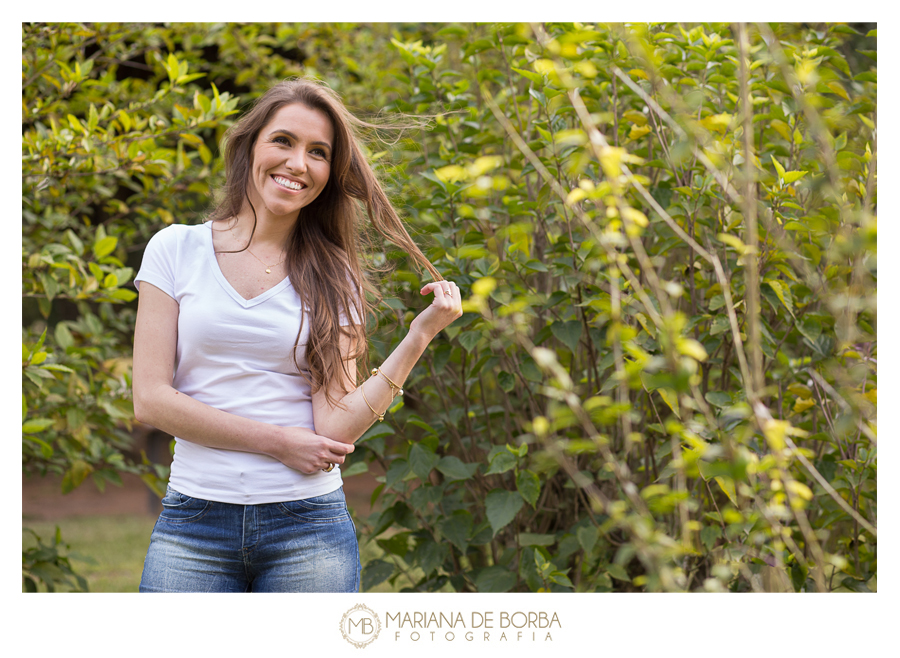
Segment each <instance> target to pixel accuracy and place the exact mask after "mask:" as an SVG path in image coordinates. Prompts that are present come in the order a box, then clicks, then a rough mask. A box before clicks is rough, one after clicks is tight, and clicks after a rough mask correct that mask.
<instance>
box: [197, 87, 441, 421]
mask: <svg viewBox="0 0 900 658" xmlns="http://www.w3.org/2000/svg"><path fill="white" fill-rule="evenodd" d="M292 103H300V104H302V105H304V106H306V107H308V108H310V109H314V110H320V111H321V112H323V113H324V114H325V115H326V116H327V117H328V118H329V119H330V120H331V124H332V127H333V128H334V142H335V143H334V145H333V149H332V156H331V174H330V176H329V178H328V182H327V184H326V185H325V188H324V189H323V190H322V192H321V193H320V194H319V196H318V197H316V199H315V200H314V201H313V202H312V203H310V204H309V205H308V206H305V207H304V208H302V209H301V210H300V213H299V216H298V217H297V221H296V222H295V224H294V230H293V232H292V233H291V236H290V238H289V239H288V249H287V257H286V264H287V269H288V274H289V276H290V279H291V284H292V285H293V286H294V290H296V291H297V294H298V295H299V296H300V299H301V300H303V303H304V305H305V306H306V307H307V308H308V309H309V316H310V327H309V339H308V342H307V344H306V362H307V366H308V369H309V376H307V375H306V373H304V370H303V368H301V367H300V363H299V360H298V356H297V347H298V345H299V341H300V335H301V333H302V329H303V324H302V323H303V321H304V320H303V317H302V316H301V318H300V322H301V324H300V331H299V332H298V333H297V339H296V341H295V342H294V363H295V365H296V366H297V369H298V370H299V371H300V373H301V375H303V376H304V377H307V379H308V380H309V381H310V384H311V387H312V392H313V393H315V392H317V391H318V390H320V389H321V388H322V387H324V388H325V391H326V397H327V399H328V402H329V403H330V404H331V405H335V404H336V403H337V400H336V399H334V398H333V397H332V396H331V389H330V385H331V384H332V383H333V382H334V381H338V382H342V378H341V377H340V375H341V373H342V372H343V373H344V374H346V375H350V373H349V371H348V368H347V364H346V363H345V361H344V360H343V358H342V355H341V350H340V341H341V337H342V336H347V337H349V338H350V339H351V345H353V348H352V353H351V354H350V356H349V358H351V359H356V360H357V366H358V368H359V369H360V371H362V368H364V367H365V364H366V359H367V357H368V341H367V340H366V331H365V328H366V319H367V318H368V316H369V315H370V314H373V313H374V304H373V303H372V302H370V301H369V300H368V299H367V297H366V293H369V294H370V295H371V296H372V297H373V298H374V299H375V300H376V302H377V301H378V300H380V299H381V296H380V295H379V294H378V291H377V290H376V289H375V288H374V287H373V286H372V285H371V283H369V281H368V279H367V277H366V276H365V274H364V272H363V268H362V265H361V256H362V252H363V249H364V246H363V242H364V238H365V231H364V230H363V226H362V224H363V221H364V215H363V208H364V209H365V216H368V218H369V221H370V222H371V224H372V226H373V227H374V228H375V230H376V231H377V232H378V233H380V234H381V235H382V236H383V237H384V238H386V239H387V240H389V241H390V242H393V243H394V244H395V245H397V246H398V247H401V248H402V249H404V250H405V251H406V253H407V254H409V256H411V258H412V261H413V263H414V264H415V265H416V266H417V267H419V268H425V269H426V270H428V272H429V274H431V276H432V277H433V278H434V279H435V280H436V281H439V280H442V279H443V277H442V276H441V275H440V273H438V271H437V270H436V269H435V268H434V266H433V265H432V264H431V263H430V262H429V261H428V259H427V258H426V257H425V255H424V254H423V253H422V251H421V250H420V249H419V247H418V246H417V245H416V243H415V242H413V240H412V238H411V237H410V236H409V233H407V231H406V228H405V227H404V225H403V222H402V221H401V220H400V217H399V216H398V215H397V212H396V210H394V207H393V206H392V205H391V202H390V200H389V199H388V198H387V195H386V194H385V193H384V190H383V189H382V187H381V184H380V183H379V182H378V179H377V177H376V175H375V172H374V171H373V170H372V168H371V166H370V165H369V163H368V161H367V160H366V158H365V155H364V154H363V151H362V149H361V148H360V143H359V140H360V132H361V131H362V130H365V129H370V130H378V129H379V128H380V126H378V125H375V124H372V123H368V122H365V121H362V120H360V119H358V118H356V117H355V116H353V115H352V114H351V113H350V112H349V111H348V110H347V108H346V107H345V106H344V104H343V102H342V101H341V99H340V97H339V96H338V95H337V94H336V93H335V92H334V91H333V90H331V89H329V88H328V87H325V86H324V85H322V84H321V83H319V82H316V81H314V80H310V79H306V78H294V79H290V80H285V81H283V82H280V83H278V84H277V85H275V86H274V87H272V88H270V89H269V90H268V91H266V93H265V94H263V95H262V96H261V97H260V98H259V100H257V101H256V103H255V104H254V105H253V107H252V109H251V110H250V111H249V112H247V114H245V115H244V116H243V117H241V119H240V120H238V122H237V123H235V124H234V125H233V126H231V128H229V129H228V131H227V132H226V134H225V184H224V186H223V188H222V190H221V193H222V199H221V201H220V202H219V204H218V205H217V206H216V208H215V209H214V210H213V212H212V213H211V214H210V215H209V217H208V218H207V221H218V220H227V219H231V218H236V217H237V216H238V214H239V213H240V211H241V209H242V208H243V206H244V202H245V200H246V201H247V202H248V203H249V196H248V193H247V188H248V185H249V181H250V171H251V167H252V164H253V147H254V145H255V143H256V139H257V137H258V135H259V132H260V130H262V128H263V127H264V126H266V124H268V123H269V121H270V120H271V119H272V117H273V115H274V114H275V113H276V112H277V111H278V110H279V109H280V108H281V107H283V106H285V105H290V104H292ZM250 207H251V209H252V210H253V229H252V230H251V233H250V239H248V241H247V246H248V247H249V245H250V241H251V240H252V239H253V232H254V231H255V230H256V222H257V217H256V209H255V208H253V205H252V203H251V204H250ZM245 248H246V247H245ZM304 315H305V314H304ZM342 317H343V318H346V319H347V320H346V321H348V322H349V323H350V324H346V325H341V318H342ZM340 388H341V390H343V392H344V393H349V391H348V390H346V388H345V387H344V386H343V383H341V386H340Z"/></svg>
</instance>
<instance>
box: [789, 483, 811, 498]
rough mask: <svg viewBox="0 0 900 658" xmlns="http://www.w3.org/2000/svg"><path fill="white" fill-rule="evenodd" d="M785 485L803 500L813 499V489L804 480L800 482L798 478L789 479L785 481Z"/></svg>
mask: <svg viewBox="0 0 900 658" xmlns="http://www.w3.org/2000/svg"><path fill="white" fill-rule="evenodd" d="M784 487H785V489H787V490H788V491H790V492H791V493H792V494H795V495H797V496H800V497H801V498H802V499H803V500H812V497H813V492H812V490H811V489H810V488H809V487H807V486H806V485H805V484H803V483H802V482H798V481H797V480H788V481H787V482H785V483H784Z"/></svg>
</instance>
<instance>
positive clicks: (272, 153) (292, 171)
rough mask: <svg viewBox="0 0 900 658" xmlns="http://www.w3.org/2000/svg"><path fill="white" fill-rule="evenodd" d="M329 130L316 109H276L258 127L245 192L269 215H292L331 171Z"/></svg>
mask: <svg viewBox="0 0 900 658" xmlns="http://www.w3.org/2000/svg"><path fill="white" fill-rule="evenodd" d="M333 148H334V128H333V127H332V125H331V120H330V119H329V118H328V116H327V115H326V114H325V113H324V112H322V111H321V110H315V109H312V108H309V107H307V106H306V105H302V104H300V103H292V104H290V105H285V106H283V107H281V108H280V109H279V110H278V111H277V112H275V114H274V115H273V116H272V120H271V121H269V123H267V124H266V125H265V126H263V127H262V129H261V130H260V131H259V135H257V137H256V144H254V146H253V164H252V166H251V169H250V184H249V185H248V188H247V191H248V193H249V195H250V200H251V201H252V202H253V205H254V207H256V208H257V209H258V210H262V209H265V210H263V212H266V213H267V214H269V215H270V216H272V217H291V218H296V216H297V213H298V212H299V211H300V209H301V208H303V207H304V206H307V205H309V204H310V203H312V202H313V201H314V200H315V198H316V197H318V196H319V194H321V192H322V190H323V189H325V184H326V183H327V182H328V176H329V175H330V173H331V157H332V152H333Z"/></svg>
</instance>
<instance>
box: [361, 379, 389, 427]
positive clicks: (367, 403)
mask: <svg viewBox="0 0 900 658" xmlns="http://www.w3.org/2000/svg"><path fill="white" fill-rule="evenodd" d="M363 384H365V382H363V383H362V384H360V385H359V390H360V391H362V396H363V400H365V401H366V405H367V406H368V407H369V409H371V410H372V413H373V414H375V416H376V417H377V418H378V420H379V421H384V414H380V413H378V412H377V411H375V409H374V408H373V407H372V405H371V404H369V399H368V398H367V397H366V389H364V388H363Z"/></svg>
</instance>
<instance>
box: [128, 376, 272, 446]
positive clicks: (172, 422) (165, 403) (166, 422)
mask: <svg viewBox="0 0 900 658" xmlns="http://www.w3.org/2000/svg"><path fill="white" fill-rule="evenodd" d="M134 415H135V418H137V420H139V421H140V422H142V423H146V424H147V425H152V426H153V427H156V428H157V429H160V430H162V431H163V432H166V433H168V434H171V435H172V436H177V437H179V438H182V439H185V440H187V441H191V442H193V443H199V444H200V445H205V446H209V447H211V448H222V449H224V450H240V451H243V452H256V453H260V454H265V455H270V456H273V457H274V456H275V453H278V452H280V451H281V450H282V448H283V445H282V444H283V442H284V440H283V436H282V434H283V432H282V430H283V429H284V428H281V427H277V426H274V425H269V424H266V423H262V422H259V421H255V420H250V419H249V418H242V417H241V416H236V415H234V414H230V413H228V412H225V411H221V410H219V409H215V408H214V407H211V406H209V405H207V404H204V403H203V402H200V401H199V400H195V399H194V398H192V397H190V396H189V395H185V394H183V393H181V392H179V391H177V390H176V389H175V388H173V387H172V386H170V385H167V384H157V385H155V386H153V385H149V384H148V385H146V386H139V385H137V384H136V385H135V387H134Z"/></svg>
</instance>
